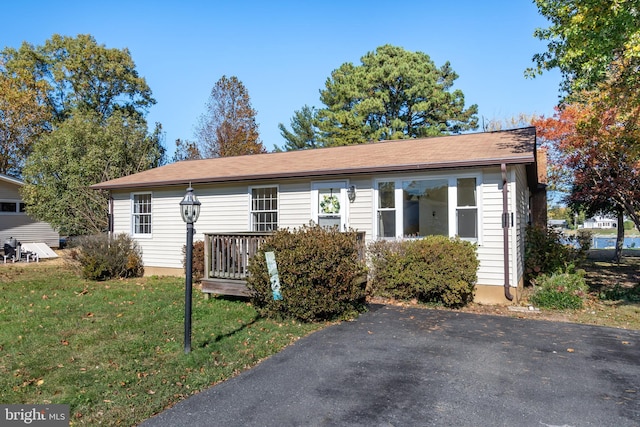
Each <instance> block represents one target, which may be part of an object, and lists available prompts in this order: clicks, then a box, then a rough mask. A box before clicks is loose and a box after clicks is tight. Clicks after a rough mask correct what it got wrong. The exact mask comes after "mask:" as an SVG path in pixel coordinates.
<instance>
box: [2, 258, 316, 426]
mask: <svg viewBox="0 0 640 427" xmlns="http://www.w3.org/2000/svg"><path fill="white" fill-rule="evenodd" d="M0 267H2V268H0V301H1V303H0V396H1V397H0V402H2V403H34V404H35V403H40V404H42V403H44V404H46V403H65V404H70V406H71V422H72V425H96V424H98V423H101V424H103V425H133V424H136V423H139V422H141V421H143V420H145V419H147V418H149V417H150V416H152V415H153V414H155V413H157V412H159V411H161V410H163V409H164V408H166V407H168V406H170V405H172V404H174V403H176V402H177V401H179V400H181V399H184V398H185V397H187V396H189V395H191V394H193V393H196V392H198V391H200V390H202V389H205V388H207V387H209V386H211V385H212V384H215V383H217V382H219V381H222V380H224V379H226V378H229V377H231V376H233V375H235V374H237V373H239V372H241V371H243V370H245V369H247V368H249V367H251V366H253V365H255V364H256V363H258V362H259V361H260V360H261V359H264V358H266V357H268V356H269V355H271V354H273V353H275V352H277V351H278V350H280V349H282V348H283V347H284V346H286V345H288V344H290V343H291V342H293V341H295V340H296V339H298V338H299V337H302V336H304V335H306V334H308V333H310V332H311V331H313V330H316V329H318V328H320V327H321V325H305V324H300V323H297V322H291V321H289V322H282V323H278V322H274V321H271V320H267V319H263V318H259V317H258V315H257V314H256V311H255V310H254V309H253V308H252V307H251V306H250V305H249V304H248V303H247V302H246V301H243V300H230V299H224V298H212V299H210V300H205V299H204V298H203V297H202V295H201V294H200V293H199V292H198V291H194V303H193V333H192V351H191V353H190V354H188V355H185V354H184V350H183V337H184V281H183V280H182V279H180V278H157V277H149V278H141V279H130V280H112V281H108V282H90V281H87V280H83V279H80V278H78V277H77V276H76V275H75V274H74V273H73V272H71V271H69V270H68V269H65V268H63V267H61V266H59V265H52V264H49V263H48V262H43V263H40V265H33V264H32V265H29V266H14V265H2V266H0Z"/></svg>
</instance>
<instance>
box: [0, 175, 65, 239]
mask: <svg viewBox="0 0 640 427" xmlns="http://www.w3.org/2000/svg"><path fill="white" fill-rule="evenodd" d="M20 187H21V184H20V183H17V182H13V180H12V181H7V180H4V179H0V200H1V201H2V202H5V203H6V205H5V209H7V210H11V208H14V209H15V211H12V212H7V211H5V212H2V213H0V242H4V241H5V240H6V239H8V238H10V237H13V238H15V239H16V240H18V241H19V242H20V243H38V242H42V243H46V244H47V245H49V246H50V247H52V248H57V247H58V246H59V245H60V235H59V233H58V232H57V231H56V230H55V229H53V227H51V225H50V224H49V223H46V222H42V221H36V220H34V219H33V218H31V217H30V216H28V215H27V214H26V213H25V212H24V203H23V202H22V199H21V197H20Z"/></svg>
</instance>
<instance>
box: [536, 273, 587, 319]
mask: <svg viewBox="0 0 640 427" xmlns="http://www.w3.org/2000/svg"><path fill="white" fill-rule="evenodd" d="M536 284H537V285H538V286H536V288H535V291H534V293H533V295H532V296H531V298H529V301H530V302H531V303H532V304H533V305H536V306H538V307H542V308H553V309H559V310H563V309H574V310H577V309H580V308H582V306H583V301H584V298H585V297H586V296H587V293H588V287H587V284H586V282H585V279H584V271H583V270H578V271H571V269H569V271H568V272H564V273H554V274H552V275H550V276H547V275H542V276H540V277H538V278H537V279H536Z"/></svg>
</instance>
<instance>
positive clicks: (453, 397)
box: [142, 306, 640, 427]
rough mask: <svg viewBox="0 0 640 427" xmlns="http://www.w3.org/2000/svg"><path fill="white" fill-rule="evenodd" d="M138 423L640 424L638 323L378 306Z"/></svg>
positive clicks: (194, 426)
mask: <svg viewBox="0 0 640 427" xmlns="http://www.w3.org/2000/svg"><path fill="white" fill-rule="evenodd" d="M142 425H143V426H145V427H154V426H167V427H169V426H170V427H179V426H189V427H198V426H226V427H231V426H243V427H245V426H536V427H541V426H554V427H559V426H565V427H566V426H571V427H579V426H599V427H600V426H618V427H622V426H640V332H639V331H627V330H620V329H612V328H603V327H594V326H585V325H577V324H569V323H554V322H547V321H539V320H528V319H515V318H510V317H499V316H488V315H475V314H468V313H456V312H451V311H438V310H428V309H421V308H402V307H395V306H374V307H372V308H371V311H370V312H368V313H365V314H363V315H362V316H360V317H359V318H358V319H357V320H355V321H353V322H345V323H342V324H339V325H336V326H332V327H329V328H326V329H324V330H322V331H319V332H316V333H314V334H311V335H310V336H308V337H306V338H304V339H301V340H300V341H298V342H296V343H295V344H294V345H292V346H290V347H288V348H286V349H285V350H284V351H282V352H280V353H278V354H276V355H275V356H273V357H271V358H269V359H268V360H266V361H264V362H262V363H261V364H260V365H258V366H256V367H255V368H253V369H251V370H250V371H247V372H245V373H243V374H241V375H239V376H237V377H235V378H233V379H231V380H229V381H227V382H225V383H222V384H219V385H217V386H215V387H212V388H210V389H209V390H207V391H205V392H202V393H200V394H198V395H195V396H193V397H191V398H189V399H187V400H185V401H183V402H181V403H179V404H177V405H175V406H174V407H173V408H170V409H169V410H167V411H165V412H163V413H161V414H159V415H157V416H156V417H154V418H151V419H150V420H147V421H146V422H145V423H143V424H142Z"/></svg>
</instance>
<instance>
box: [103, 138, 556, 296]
mask: <svg viewBox="0 0 640 427" xmlns="http://www.w3.org/2000/svg"><path fill="white" fill-rule="evenodd" d="M545 182H546V157H545V156H544V152H537V150H536V131H535V128H533V127H528V128H522V129H516V130H509V131H500V132H487V133H471V134H463V135H455V136H441V137H433V138H421V139H407V140H395V141H382V142H374V143H368V144H362V145H352V146H341V147H331V148H322V149H314V150H301V151H290V152H275V153H267V154H255V155H248V156H238V157H225V158H214V159H204V160H189V161H182V162H177V163H173V164H169V165H165V166H162V167H158V168H155V169H151V170H148V171H144V172H140V173H137V174H133V175H130V176H126V177H122V178H118V179H114V180H111V181H106V182H102V183H99V184H96V185H94V186H93V188H94V189H96V190H108V191H109V192H110V212H111V216H112V222H111V224H112V232H114V233H122V232H124V233H129V234H130V235H131V236H133V237H134V238H135V239H136V241H137V242H138V243H139V245H140V247H141V248H142V251H143V262H144V267H145V274H174V275H183V274H184V270H183V253H182V248H183V246H184V244H185V236H186V227H185V224H184V223H183V221H182V219H181V216H180V209H179V203H180V201H181V199H182V198H183V196H184V194H185V189H186V188H187V187H189V186H191V187H193V188H194V191H195V194H196V196H197V197H198V199H199V200H200V202H201V204H202V205H201V213H200V217H199V219H198V220H197V223H196V224H195V228H196V234H195V239H196V240H203V239H205V238H206V236H207V234H208V233H235V232H265V231H270V230H274V229H276V228H297V227H301V226H303V225H307V224H309V223H310V222H311V221H313V222H314V223H317V224H320V225H337V226H339V227H340V228H341V229H343V230H347V229H353V230H356V231H359V232H364V234H365V239H366V241H367V242H371V241H373V240H377V239H405V238H417V237H420V236H426V235H430V234H442V235H447V236H451V237H454V236H459V237H460V238H462V239H466V240H469V241H471V242H474V243H475V244H477V251H478V257H479V259H480V267H479V270H478V282H477V286H476V297H475V300H476V301H481V302H507V301H508V300H513V299H514V298H515V299H517V297H518V290H519V289H520V288H521V286H522V285H523V269H524V239H525V229H526V226H527V224H530V223H535V224H539V225H541V226H546V223H547V219H546V186H545Z"/></svg>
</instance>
